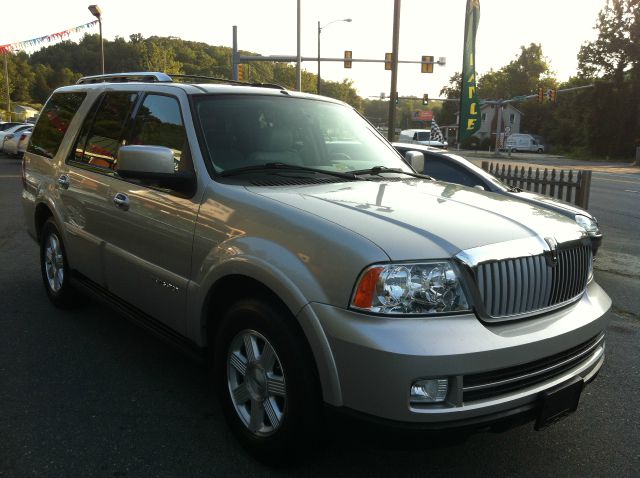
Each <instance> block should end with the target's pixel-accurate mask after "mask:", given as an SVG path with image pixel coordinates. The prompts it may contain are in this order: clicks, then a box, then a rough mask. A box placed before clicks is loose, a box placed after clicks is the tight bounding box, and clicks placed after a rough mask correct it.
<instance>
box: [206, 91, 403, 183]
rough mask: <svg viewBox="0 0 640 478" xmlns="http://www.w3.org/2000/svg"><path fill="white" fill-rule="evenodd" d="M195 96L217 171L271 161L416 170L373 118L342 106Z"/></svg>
mask: <svg viewBox="0 0 640 478" xmlns="http://www.w3.org/2000/svg"><path fill="white" fill-rule="evenodd" d="M196 101H197V103H196V112H197V115H198V119H199V121H200V124H201V126H202V132H203V136H204V142H205V145H206V149H207V152H208V154H209V158H210V160H211V162H212V163H213V165H214V167H215V170H216V171H217V172H218V173H222V172H226V173H227V174H229V172H230V171H233V170H236V169H240V168H247V167H252V168H251V169H254V168H253V167H255V166H257V167H259V166H262V165H270V164H283V165H288V166H300V167H307V168H314V169H319V170H325V171H331V172H341V173H344V172H350V171H358V170H364V169H370V168H375V167H379V166H381V167H385V168H397V169H401V170H402V171H407V172H410V171H412V170H411V169H410V168H409V167H408V166H407V165H406V164H405V163H404V161H402V159H401V158H400V157H399V156H398V154H397V153H396V152H395V150H393V149H392V148H391V147H390V146H389V145H388V143H387V142H386V141H385V140H384V138H382V137H381V136H380V135H379V133H378V132H377V131H376V130H375V129H374V128H373V127H372V126H371V125H370V124H369V123H367V122H366V121H365V120H364V119H363V118H362V117H360V116H359V115H358V114H357V113H356V112H355V111H354V110H352V109H351V108H349V107H346V106H343V105H339V104H335V103H330V102H326V101H319V100H312V99H300V98H292V97H286V96H283V97H279V96H257V95H224V96H213V95H211V96H202V97H198V98H197V99H196ZM256 169H257V170H259V168H256Z"/></svg>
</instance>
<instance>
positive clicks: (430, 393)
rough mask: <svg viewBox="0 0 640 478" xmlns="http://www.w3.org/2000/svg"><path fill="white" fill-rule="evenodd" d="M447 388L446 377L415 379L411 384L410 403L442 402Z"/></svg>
mask: <svg viewBox="0 0 640 478" xmlns="http://www.w3.org/2000/svg"><path fill="white" fill-rule="evenodd" d="M448 388H449V380H448V379H446V378H431V379H422V380H416V381H415V382H413V384H412V385H411V391H410V392H409V401H410V402H412V403H416V402H417V403H438V402H444V399H445V398H447V389H448Z"/></svg>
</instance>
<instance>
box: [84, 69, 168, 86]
mask: <svg viewBox="0 0 640 478" xmlns="http://www.w3.org/2000/svg"><path fill="white" fill-rule="evenodd" d="M106 81H108V82H113V83H118V82H122V83H126V82H129V81H140V82H143V83H171V82H172V81H173V80H172V79H171V77H170V76H169V75H167V74H166V73H161V72H159V71H138V72H133V73H109V74H108V75H94V76H83V77H82V78H80V79H79V80H78V81H77V82H76V85H86V84H90V83H104V82H106Z"/></svg>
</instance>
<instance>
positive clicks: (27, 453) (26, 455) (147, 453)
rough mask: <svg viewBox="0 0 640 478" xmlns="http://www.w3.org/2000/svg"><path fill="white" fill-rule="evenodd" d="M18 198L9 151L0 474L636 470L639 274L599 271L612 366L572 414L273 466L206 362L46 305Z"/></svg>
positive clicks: (341, 436) (0, 246)
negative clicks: (239, 424)
mask: <svg viewBox="0 0 640 478" xmlns="http://www.w3.org/2000/svg"><path fill="white" fill-rule="evenodd" d="M602 179H611V178H609V177H604V178H602ZM623 179H624V178H623ZM625 180H626V179H625ZM601 183H603V184H604V183H606V181H600V179H599V178H597V177H595V175H594V190H593V192H592V210H593V211H594V212H596V214H598V215H599V219H600V220H601V224H602V225H603V228H604V226H605V224H606V227H607V228H609V227H611V228H612V229H610V230H607V229H606V228H605V234H607V236H606V238H605V243H604V245H603V251H609V250H611V251H612V252H616V251H619V252H620V253H622V254H629V255H632V254H636V257H637V249H635V248H634V247H637V245H635V246H634V242H635V241H634V239H633V238H634V237H635V238H636V239H637V238H638V237H640V221H639V220H637V216H638V213H637V210H638V209H640V208H638V207H635V209H631V210H630V211H629V212H628V214H627V213H623V214H622V217H620V218H619V219H616V218H617V216H616V214H618V212H616V211H620V210H621V209H620V208H619V207H618V206H616V204H614V203H613V201H618V200H622V201H626V199H625V198H626V196H625V195H624V194H622V192H624V191H622V192H621V195H620V197H618V196H616V195H614V196H611V194H612V193H611V192H607V191H608V189H607V188H608V187H609V186H606V185H604V186H603V185H601ZM621 184H626V183H620V184H618V183H617V182H615V183H612V185H613V187H614V189H620V187H621V186H620V185H621ZM600 188H601V189H600ZM624 188H627V186H624ZM627 189H629V190H635V189H638V188H636V186H635V185H629V187H628V188H627ZM20 191H21V184H20V163H19V161H17V160H13V159H7V158H5V157H2V156H0V291H2V299H1V300H0V477H27V476H47V477H49V476H51V477H94V476H95V477H164V476H166V477H214V476H215V477H220V476H238V477H252V476H260V477H281V476H283V477H284V476H287V477H288V476H291V477H299V476H303V477H307V476H308V477H325V476H335V477H343V476H344V477H359V476H366V477H372V476H381V477H387V476H395V477H400V476H411V477H414V476H532V477H534V476H535V477H540V476H580V477H582V476H602V477H604V476H607V477H608V476H620V477H632V476H636V477H637V476H640V447H639V446H638V443H639V441H640V440H639V439H640V407H638V404H640V345H639V344H640V318H638V316H637V312H638V311H639V310H640V307H638V302H637V300H638V296H640V293H639V292H640V289H639V288H638V279H637V278H635V277H634V276H633V274H630V275H629V276H627V275H621V274H619V273H617V272H616V271H615V270H611V271H605V270H597V271H596V279H597V280H598V281H599V282H600V283H601V284H602V285H603V286H604V287H605V289H606V290H607V291H609V293H610V294H611V295H612V297H613V299H614V304H615V306H616V309H614V311H613V312H612V313H610V317H611V325H610V327H609V331H608V337H607V359H606V361H605V365H604V367H603V369H602V371H601V373H600V375H599V377H598V378H597V379H596V380H595V382H594V383H592V384H591V385H589V386H588V387H587V388H586V389H585V391H584V393H583V395H582V397H581V401H580V407H579V409H578V412H577V413H575V414H573V415H572V416H570V417H569V418H567V419H566V420H564V421H562V422H560V423H557V424H556V425H554V426H552V427H550V428H548V429H546V430H543V431H540V432H534V431H533V428H532V426H531V425H524V426H521V427H519V428H516V429H513V430H510V431H507V432H504V433H500V434H494V433H479V434H475V435H471V436H469V437H466V439H464V440H463V439H462V438H459V439H454V440H452V439H451V438H449V437H447V439H446V440H445V437H443V436H440V435H439V434H437V433H436V434H429V435H426V434H425V435H422V434H418V435H406V436H404V437H402V438H400V439H398V437H397V436H395V435H394V436H392V437H386V436H385V435H384V434H379V433H373V434H370V433H364V432H362V431H361V430H360V429H358V428H346V429H343V428H339V429H337V430H331V431H330V432H329V433H328V443H327V445H325V446H324V447H322V448H318V449H314V450H309V454H308V456H307V457H304V459H303V460H302V462H301V463H299V464H296V465H293V466H290V467H284V468H268V467H266V466H264V465H262V464H259V463H257V462H255V461H254V460H252V459H251V458H249V457H248V456H247V455H246V454H245V452H244V451H243V449H242V448H241V447H240V446H239V445H238V443H237V442H236V441H235V439H234V437H233V436H232V435H231V433H230V432H229V430H228V428H227V427H226V425H225V423H224V421H223V419H222V416H221V412H220V410H219V407H218V405H217V402H216V401H215V399H214V398H213V394H212V392H211V390H210V388H209V384H208V379H207V374H206V373H205V371H204V370H203V368H202V367H200V366H199V365H198V364H195V363H194V362H193V361H191V360H190V359H189V358H187V357H185V356H183V355H182V354H181V353H180V352H178V351H176V350H175V349H174V348H172V347H171V346H169V345H167V344H165V343H164V342H162V341H160V340H158V339H156V338H155V337H154V336H151V335H149V334H148V333H147V332H145V331H143V330H141V329H139V328H137V327H136V326H135V325H133V324H131V323H130V322H128V321H126V320H125V319H123V318H122V317H121V316H119V315H117V314H116V313H114V312H113V311H112V310H110V309H109V308H106V307H105V306H103V305H101V304H99V303H96V302H93V301H91V300H87V301H85V302H84V303H82V304H80V306H79V307H78V308H77V309H76V310H74V311H71V312H65V311H60V310H58V309H56V308H54V307H53V306H52V305H51V304H50V303H49V302H48V301H47V298H46V296H45V293H44V290H43V287H42V284H41V279H40V275H39V267H38V251H37V246H36V244H35V243H34V242H33V241H32V240H31V239H30V238H29V237H28V235H27V234H26V233H25V232H24V226H23V222H22V221H23V219H22V210H21V207H20V204H19V195H20ZM600 194H602V198H599V197H598V195H600ZM630 198H631V199H630V201H631V204H632V205H634V204H635V205H636V206H637V205H638V204H640V202H639V201H638V200H639V199H640V198H638V197H636V196H631V197H630ZM596 203H598V204H599V206H596ZM597 207H602V208H603V209H602V214H600V213H599V212H597ZM614 231H615V232H614ZM619 234H621V235H623V236H625V235H626V234H633V236H631V237H629V238H628V237H626V236H625V237H618V235H619ZM614 249H615V250H614Z"/></svg>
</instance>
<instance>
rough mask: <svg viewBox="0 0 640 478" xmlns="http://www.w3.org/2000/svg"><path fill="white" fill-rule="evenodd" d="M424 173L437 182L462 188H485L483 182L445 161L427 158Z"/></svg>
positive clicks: (431, 157)
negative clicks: (455, 184) (477, 186)
mask: <svg viewBox="0 0 640 478" xmlns="http://www.w3.org/2000/svg"><path fill="white" fill-rule="evenodd" d="M424 172H425V174H428V175H429V176H431V177H432V178H435V179H437V180H438V181H446V182H449V183H457V184H462V185H464V186H476V185H480V186H482V187H485V185H484V182H483V181H482V180H480V179H479V178H477V177H476V176H475V175H474V174H472V173H470V172H469V171H466V170H465V169H463V168H461V167H460V166H458V165H456V164H452V163H450V162H448V161H447V160H444V159H441V158H435V157H433V156H428V157H427V158H426V160H425V164H424Z"/></svg>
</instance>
